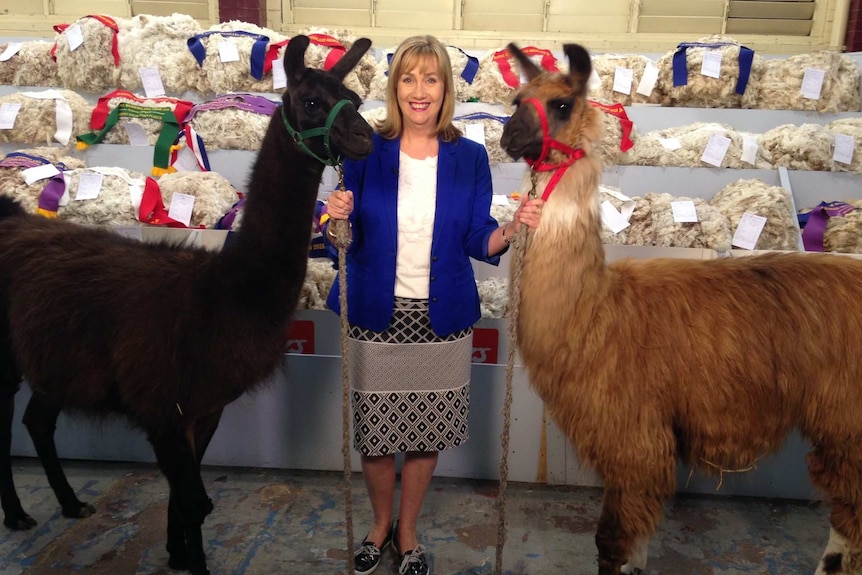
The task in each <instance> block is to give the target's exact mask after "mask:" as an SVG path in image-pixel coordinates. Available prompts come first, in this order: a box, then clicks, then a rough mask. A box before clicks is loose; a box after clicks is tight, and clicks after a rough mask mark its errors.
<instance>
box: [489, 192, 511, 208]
mask: <svg viewBox="0 0 862 575" xmlns="http://www.w3.org/2000/svg"><path fill="white" fill-rule="evenodd" d="M491 205H492V206H508V205H509V197H508V196H506V195H505V194H494V195H493V196H491Z"/></svg>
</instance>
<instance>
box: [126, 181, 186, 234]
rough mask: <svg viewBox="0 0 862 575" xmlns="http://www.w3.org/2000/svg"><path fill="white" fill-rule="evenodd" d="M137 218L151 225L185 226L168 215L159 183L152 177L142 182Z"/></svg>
mask: <svg viewBox="0 0 862 575" xmlns="http://www.w3.org/2000/svg"><path fill="white" fill-rule="evenodd" d="M138 219H139V220H141V221H142V222H143V223H145V224H150V225H152V226H167V227H169V228H185V227H187V226H186V225H185V224H184V223H182V222H178V221H176V220H174V219H172V218H169V217H168V210H166V209H165V202H164V200H162V192H161V190H160V189H159V184H158V183H157V182H156V181H155V180H154V179H153V178H147V180H146V183H145V184H144V195H143V196H142V197H141V207H140V208H139V209H138Z"/></svg>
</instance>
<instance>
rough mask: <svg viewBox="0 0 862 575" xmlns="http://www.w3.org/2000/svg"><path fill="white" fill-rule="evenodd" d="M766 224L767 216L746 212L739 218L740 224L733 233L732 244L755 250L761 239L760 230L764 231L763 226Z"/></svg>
mask: <svg viewBox="0 0 862 575" xmlns="http://www.w3.org/2000/svg"><path fill="white" fill-rule="evenodd" d="M765 225H766V218H764V217H763V216H758V215H755V214H752V213H749V212H744V213H743V214H742V218H740V220H739V225H738V226H737V227H736V231H735V232H734V233H733V239H732V240H731V241H730V243H731V245H734V246H736V247H738V248H743V249H746V250H753V249H754V246H756V245H757V240H758V239H760V232H762V231H763V226H765Z"/></svg>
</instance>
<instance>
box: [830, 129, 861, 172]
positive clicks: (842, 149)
mask: <svg viewBox="0 0 862 575" xmlns="http://www.w3.org/2000/svg"><path fill="white" fill-rule="evenodd" d="M855 151H856V140H854V139H853V136H848V135H847V134H835V150H834V151H833V152H832V159H833V160H835V161H836V162H840V163H842V164H847V165H848V166H849V165H850V164H852V163H853V152H855Z"/></svg>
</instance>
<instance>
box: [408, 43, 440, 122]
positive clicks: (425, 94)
mask: <svg viewBox="0 0 862 575" xmlns="http://www.w3.org/2000/svg"><path fill="white" fill-rule="evenodd" d="M396 94H397V97H398V107H399V109H400V110H401V116H402V119H403V122H404V129H405V130H410V131H416V132H422V133H435V131H436V129H437V119H438V117H439V114H440V109H441V108H442V107H443V98H444V94H445V87H444V83H443V78H442V74H441V72H440V66H439V63H438V62H437V60H436V59H435V58H432V57H430V56H425V57H422V58H420V59H418V60H417V61H416V63H415V65H413V66H412V67H409V68H407V69H406V71H405V72H404V73H403V74H401V76H400V77H399V78H398V86H397V90H396Z"/></svg>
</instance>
